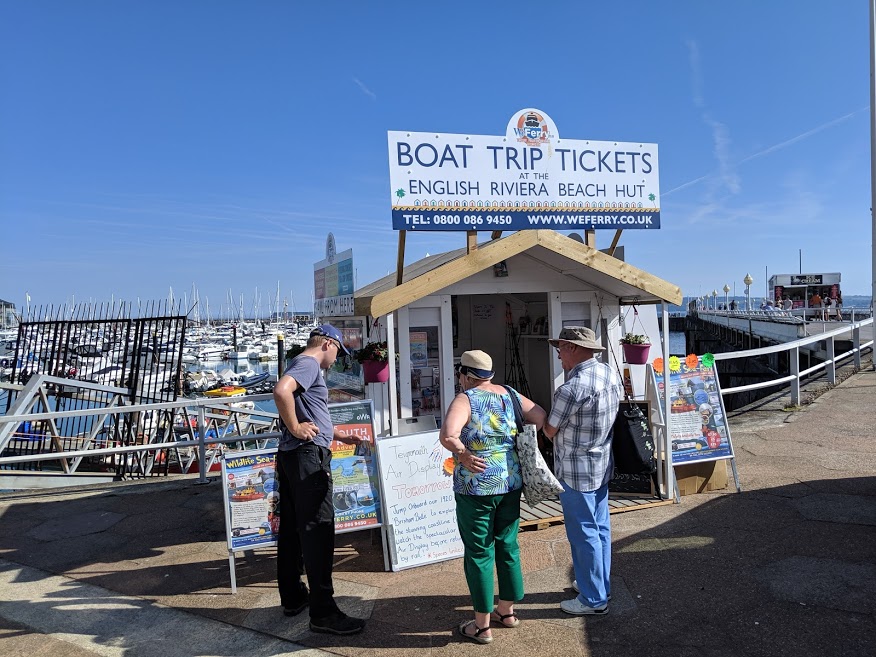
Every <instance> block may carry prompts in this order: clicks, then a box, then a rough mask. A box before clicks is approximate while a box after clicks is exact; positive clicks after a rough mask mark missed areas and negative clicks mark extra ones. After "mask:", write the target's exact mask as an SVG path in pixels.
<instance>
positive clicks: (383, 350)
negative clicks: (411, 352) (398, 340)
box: [354, 341, 389, 363]
mask: <svg viewBox="0 0 876 657" xmlns="http://www.w3.org/2000/svg"><path fill="white" fill-rule="evenodd" d="M354 358H355V359H356V360H357V361H358V362H360V363H364V362H365V361H368V360H373V361H376V362H378V363H385V362H386V361H388V360H389V347H388V346H387V344H386V342H385V341H384V342H369V343H368V344H366V345H365V346H364V347H362V348H361V349H360V350H359V351H357V352H356V353H355V355H354Z"/></svg>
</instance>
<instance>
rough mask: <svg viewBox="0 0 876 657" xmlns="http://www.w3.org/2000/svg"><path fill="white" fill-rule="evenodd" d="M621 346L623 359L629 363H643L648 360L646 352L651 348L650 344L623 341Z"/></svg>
mask: <svg viewBox="0 0 876 657" xmlns="http://www.w3.org/2000/svg"><path fill="white" fill-rule="evenodd" d="M621 346H622V347H623V348H624V360H625V361H627V363H629V364H630V365H644V364H645V363H647V362H648V352H649V351H650V350H651V345H649V344H629V343H627V342H625V343H623V345H621Z"/></svg>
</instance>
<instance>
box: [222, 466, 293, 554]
mask: <svg viewBox="0 0 876 657" xmlns="http://www.w3.org/2000/svg"><path fill="white" fill-rule="evenodd" d="M276 473H277V450H275V449H262V450H251V451H245V452H228V453H227V454H225V456H224V458H223V459H222V484H223V485H222V490H223V493H224V498H225V530H226V535H227V536H226V538H227V540H228V549H229V550H230V551H232V552H236V551H240V550H251V549H253V548H257V547H266V546H270V545H276V543H277V532H279V530H280V490H279V488H280V487H279V485H278V483H277V478H276Z"/></svg>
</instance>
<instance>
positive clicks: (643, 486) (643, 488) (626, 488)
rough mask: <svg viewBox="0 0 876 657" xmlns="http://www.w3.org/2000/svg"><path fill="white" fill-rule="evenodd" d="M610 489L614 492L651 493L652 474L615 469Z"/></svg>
mask: <svg viewBox="0 0 876 657" xmlns="http://www.w3.org/2000/svg"><path fill="white" fill-rule="evenodd" d="M608 490H609V492H612V493H644V494H650V493H651V475H650V474H647V473H646V474H624V473H623V472H618V471H617V470H615V471H614V477H612V480H611V481H610V482H609V483H608Z"/></svg>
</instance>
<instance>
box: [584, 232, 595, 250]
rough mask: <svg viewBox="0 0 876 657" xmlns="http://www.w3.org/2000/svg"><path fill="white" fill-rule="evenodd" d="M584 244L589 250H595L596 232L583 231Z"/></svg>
mask: <svg viewBox="0 0 876 657" xmlns="http://www.w3.org/2000/svg"><path fill="white" fill-rule="evenodd" d="M584 244H586V245H587V246H589V247H590V248H591V249H595V248H596V231H595V230H585V231H584Z"/></svg>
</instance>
